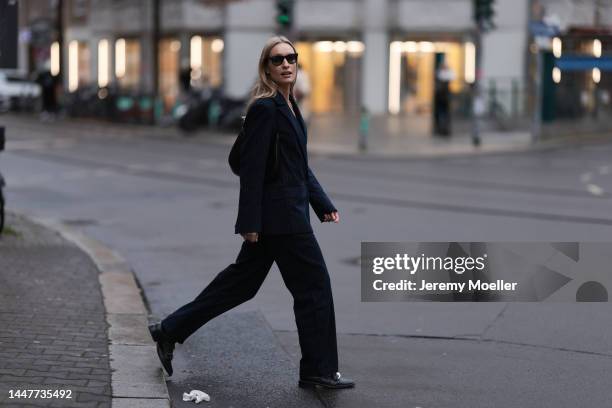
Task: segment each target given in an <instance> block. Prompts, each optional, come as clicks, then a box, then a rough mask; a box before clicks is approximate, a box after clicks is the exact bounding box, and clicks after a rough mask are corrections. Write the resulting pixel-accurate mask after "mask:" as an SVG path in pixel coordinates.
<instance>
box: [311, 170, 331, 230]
mask: <svg viewBox="0 0 612 408" xmlns="http://www.w3.org/2000/svg"><path fill="white" fill-rule="evenodd" d="M307 184H308V194H309V196H310V205H311V206H312V209H313V210H314V212H315V214H317V217H318V218H319V220H320V221H321V222H323V219H324V218H323V216H324V215H325V214H329V213H331V212H334V211H337V210H336V207H334V205H333V204H332V202H331V200H330V199H329V197H328V196H327V194H325V191H323V187H321V184H319V181H318V180H317V178H316V177H315V175H314V173H313V172H312V170H310V166H309V167H308V178H307Z"/></svg>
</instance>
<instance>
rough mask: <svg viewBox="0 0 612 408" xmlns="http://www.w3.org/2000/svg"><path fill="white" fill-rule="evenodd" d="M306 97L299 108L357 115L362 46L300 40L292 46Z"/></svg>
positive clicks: (342, 42) (350, 43)
mask: <svg viewBox="0 0 612 408" xmlns="http://www.w3.org/2000/svg"><path fill="white" fill-rule="evenodd" d="M296 49H297V52H298V54H299V57H298V60H299V64H300V68H301V72H300V75H306V76H307V77H308V80H307V82H308V83H309V84H310V94H309V95H306V96H304V98H305V101H304V102H302V105H307V106H308V107H309V109H310V110H311V111H312V112H314V113H342V112H357V111H358V109H359V100H360V95H359V91H360V80H359V78H360V69H361V56H362V54H363V51H364V45H363V43H361V42H359V41H314V42H307V41H300V42H297V43H296Z"/></svg>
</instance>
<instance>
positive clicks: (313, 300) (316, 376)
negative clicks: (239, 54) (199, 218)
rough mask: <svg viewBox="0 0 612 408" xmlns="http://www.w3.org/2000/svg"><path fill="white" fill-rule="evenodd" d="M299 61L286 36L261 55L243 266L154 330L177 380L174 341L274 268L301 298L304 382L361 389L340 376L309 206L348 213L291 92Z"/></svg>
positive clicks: (248, 149)
mask: <svg viewBox="0 0 612 408" xmlns="http://www.w3.org/2000/svg"><path fill="white" fill-rule="evenodd" d="M297 59H298V55H297V52H296V50H295V47H294V46H293V44H292V43H291V42H290V41H289V40H288V39H287V38H285V37H272V38H270V39H269V40H268V41H267V43H266V45H265V46H264V48H263V50H262V52H261V57H260V59H259V70H258V71H259V72H258V74H259V75H258V80H257V83H256V85H255V87H254V89H253V92H252V98H251V100H250V101H249V104H248V107H247V115H246V119H245V124H244V126H245V127H244V130H245V138H244V142H243V144H242V147H241V150H240V199H239V205H238V218H237V221H236V226H235V232H236V233H237V234H240V235H241V236H242V237H243V239H244V242H243V243H242V248H241V250H240V253H239V254H238V258H237V259H236V262H235V263H233V264H231V265H230V266H228V267H227V268H226V269H224V270H223V271H221V272H220V273H219V274H218V275H217V277H216V278H215V279H214V280H213V281H212V282H211V283H210V284H209V285H208V286H207V287H206V288H205V289H204V290H203V291H202V293H200V294H199V295H198V297H196V299H195V300H194V301H192V302H191V303H188V304H186V305H185V306H183V307H181V308H179V309H178V310H177V311H175V312H174V313H172V314H171V315H169V316H168V317H166V318H165V319H164V320H163V321H162V322H161V323H158V324H155V325H152V326H150V328H149V329H150V331H151V335H152V337H153V339H154V340H155V341H156V342H157V351H158V354H159V357H160V359H161V361H162V364H163V366H164V368H165V369H166V371H167V372H168V374H169V375H172V364H171V363H172V353H173V351H174V344H175V343H183V342H184V341H185V340H186V339H187V337H189V336H190V335H191V334H192V333H194V332H195V331H196V330H198V329H199V328H200V327H201V326H202V325H204V324H205V323H206V322H208V321H209V320H211V319H213V318H214V317H216V316H218V315H220V314H222V313H224V312H226V311H228V310H230V309H231V308H233V307H235V306H237V305H239V304H241V303H243V302H245V301H247V300H249V299H251V298H252V297H253V296H255V294H256V293H257V291H258V290H259V288H260V286H261V284H262V283H263V281H264V279H265V277H266V275H267V274H268V271H269V270H270V267H271V266H272V263H273V262H276V264H277V266H278V268H279V270H280V272H281V275H282V277H283V280H284V282H285V284H286V285H287V288H288V289H289V291H290V292H291V294H292V296H293V300H294V303H293V309H294V313H295V320H296V324H297V329H298V334H299V342H300V348H301V351H302V358H301V360H300V373H299V375H300V378H299V381H298V384H299V385H300V386H301V387H314V386H321V387H325V388H331V389H338V388H351V387H354V385H355V383H354V382H353V381H352V380H349V379H346V378H344V377H342V376H341V375H340V373H339V372H338V352H337V345H336V324H335V316H334V303H333V299H332V291H331V286H330V280H329V275H328V273H327V268H326V266H325V261H324V259H323V255H322V254H321V249H320V248H319V245H318V243H317V240H316V239H315V237H314V235H313V231H312V228H311V226H310V211H309V206H308V205H309V203H310V205H312V207H313V209H314V211H315V213H316V214H317V216H318V218H319V219H320V221H321V222H335V223H338V222H339V221H340V217H339V215H338V211H337V210H336V208H335V207H334V205H333V204H332V202H331V201H330V199H329V198H328V197H327V194H325V192H324V191H323V188H321V185H320V184H319V182H318V181H317V179H316V178H315V176H314V174H313V173H312V171H311V170H310V168H309V167H308V156H307V154H306V126H305V125H304V121H303V120H302V116H301V114H300V110H299V108H298V106H297V103H296V102H295V99H294V98H293V92H292V91H293V86H294V84H295V81H296V77H297ZM271 151H274V152H275V153H274V154H271V153H270V152H271ZM272 156H274V157H272ZM272 160H274V162H275V166H274V170H272V169H271V161H272Z"/></svg>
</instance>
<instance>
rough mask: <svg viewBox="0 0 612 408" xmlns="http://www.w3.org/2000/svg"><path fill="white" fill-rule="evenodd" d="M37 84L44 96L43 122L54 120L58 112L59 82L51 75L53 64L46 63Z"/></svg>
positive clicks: (39, 74)
mask: <svg viewBox="0 0 612 408" xmlns="http://www.w3.org/2000/svg"><path fill="white" fill-rule="evenodd" d="M36 82H37V83H38V84H39V85H40V88H41V96H42V113H41V118H42V119H43V120H48V119H53V118H54V117H55V114H56V112H57V94H56V88H57V86H56V85H57V81H56V78H55V77H54V76H53V74H51V62H50V61H46V62H45V64H44V66H43V69H42V70H41V71H40V72H39V73H38V76H37V77H36Z"/></svg>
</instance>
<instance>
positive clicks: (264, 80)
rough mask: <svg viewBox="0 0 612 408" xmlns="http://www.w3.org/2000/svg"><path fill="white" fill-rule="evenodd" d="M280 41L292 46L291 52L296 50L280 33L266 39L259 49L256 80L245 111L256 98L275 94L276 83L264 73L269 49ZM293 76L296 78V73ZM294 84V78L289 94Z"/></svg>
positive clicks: (276, 89) (276, 90)
mask: <svg viewBox="0 0 612 408" xmlns="http://www.w3.org/2000/svg"><path fill="white" fill-rule="evenodd" d="M282 43H285V44H289V45H290V46H291V48H293V52H297V51H296V50H295V47H294V46H293V44H292V43H291V41H289V40H288V39H287V37H284V36H282V35H279V36H274V37H271V38H269V39H268V41H266V45H265V46H264V47H263V49H262V50H261V56H260V57H259V64H258V66H257V80H256V81H255V86H253V89H252V90H251V98H250V99H249V102H248V103H247V107H246V110H247V111H248V110H249V107H250V106H251V104H252V103H253V102H255V101H256V100H257V99H261V98H268V97H271V96H276V93H277V92H278V85H276V83H275V82H274V81H272V79H270V75H269V74H266V70H267V66H268V58H269V57H270V51H272V48H274V47H275V46H277V45H278V44H282ZM295 77H296V79H297V75H296V76H295ZM294 85H295V80H294V81H293V83H292V84H291V90H290V94H293V86H294Z"/></svg>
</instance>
